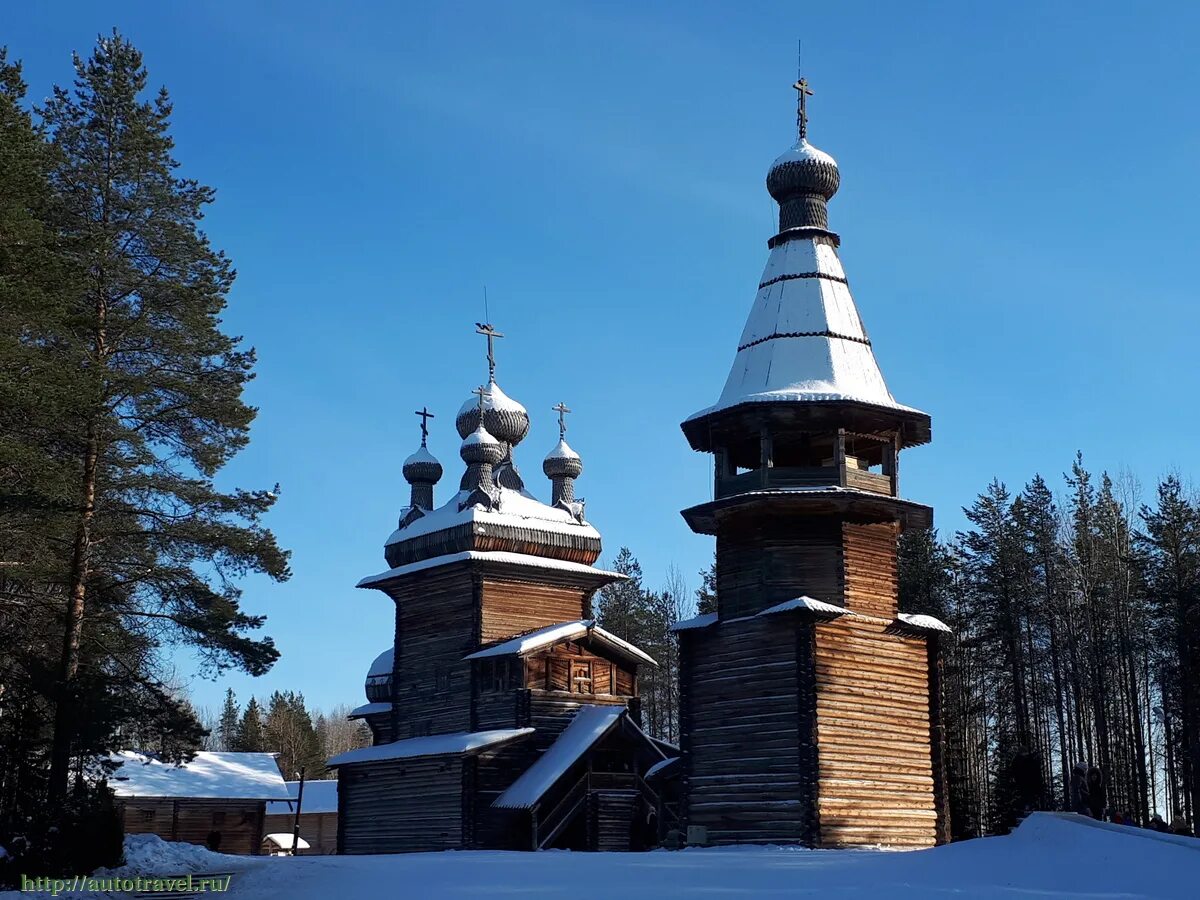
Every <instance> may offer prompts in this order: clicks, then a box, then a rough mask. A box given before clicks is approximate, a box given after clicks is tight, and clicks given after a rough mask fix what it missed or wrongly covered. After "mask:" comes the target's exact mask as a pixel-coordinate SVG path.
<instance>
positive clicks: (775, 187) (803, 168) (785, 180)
mask: <svg viewBox="0 0 1200 900" xmlns="http://www.w3.org/2000/svg"><path fill="white" fill-rule="evenodd" d="M841 182H842V176H841V174H840V173H839V172H838V164H837V161H836V160H834V158H833V157H832V156H830V155H829V154H828V153H826V152H825V151H824V150H818V149H817V148H816V147H814V146H813V145H812V144H810V143H809V142H808V139H807V138H800V139H799V140H798V141H796V143H795V145H793V147H792V149H790V150H788V151H787V152H786V153H784V154H783V155H781V156H780V157H779V158H777V159H776V160H775V162H773V163H771V169H770V171H768V172H767V190H768V191H769V192H770V194H771V196H772V197H774V198H775V199H776V200H777V201H779V202H780V203H783V202H784V201H785V200H788V199H790V198H791V197H793V196H795V195H796V194H817V195H818V196H821V197H824V198H825V199H826V200H831V199H833V195H834V194H836V193H837V190H838V187H839V186H840V185H841Z"/></svg>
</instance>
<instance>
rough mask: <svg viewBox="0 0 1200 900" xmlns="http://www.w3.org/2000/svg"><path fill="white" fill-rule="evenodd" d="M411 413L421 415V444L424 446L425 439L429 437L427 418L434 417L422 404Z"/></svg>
mask: <svg viewBox="0 0 1200 900" xmlns="http://www.w3.org/2000/svg"><path fill="white" fill-rule="evenodd" d="M413 415H417V416H420V417H421V446H422V447H424V446H425V441H426V440H427V439H428V438H429V420H430V419H433V418H436V417H435V416H434V414H433V413H431V412H430V411H429V409H428V408H427V407H424V406H422V407H421V408H420V409H419V410H417V411H416V412H415V413H413Z"/></svg>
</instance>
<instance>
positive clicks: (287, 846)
mask: <svg viewBox="0 0 1200 900" xmlns="http://www.w3.org/2000/svg"><path fill="white" fill-rule="evenodd" d="M268 842H269V843H272V844H274V845H275V846H276V847H278V848H280V849H281V850H291V849H292V835H290V834H288V833H287V832H283V831H278V832H275V833H274V834H264V835H263V843H268ZM296 847H297V848H298V849H300V850H308V849H310V848H309V846H308V841H306V840H305V839H304V838H298V839H297V841H296Z"/></svg>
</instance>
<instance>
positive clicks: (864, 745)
mask: <svg viewBox="0 0 1200 900" xmlns="http://www.w3.org/2000/svg"><path fill="white" fill-rule="evenodd" d="M884 628H885V623H883V622H878V621H876V622H870V621H863V620H861V619H860V620H856V619H854V618H852V617H850V616H846V617H843V618H841V619H839V620H837V621H835V622H828V623H822V624H820V625H818V626H817V635H816V677H817V736H818V759H819V763H818V771H819V779H818V798H819V799H818V812H819V816H820V840H821V844H822V846H826V847H840V846H852V845H864V844H884V845H887V846H912V847H931V846H933V844H934V843H935V838H936V835H937V829H936V820H937V813H936V810H935V804H934V782H933V764H932V757H931V750H930V715H929V671H928V658H927V654H926V646H925V641H924V640H923V639H922V638H917V637H904V636H898V635H892V634H886V633H885V632H884Z"/></svg>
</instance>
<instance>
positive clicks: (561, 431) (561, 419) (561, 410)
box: [550, 401, 571, 438]
mask: <svg viewBox="0 0 1200 900" xmlns="http://www.w3.org/2000/svg"><path fill="white" fill-rule="evenodd" d="M550 408H551V409H552V410H554V411H555V412H556V413H558V436H559V438H564V437H566V436H567V420H566V418H565V416H566V414H567V413H569V412H570V411H571V410H569V409H567V404H565V403H563V402H562V401H559V404H558V406H552V407H550Z"/></svg>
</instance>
